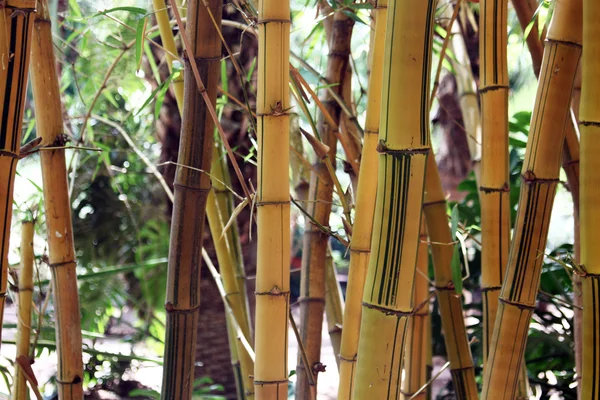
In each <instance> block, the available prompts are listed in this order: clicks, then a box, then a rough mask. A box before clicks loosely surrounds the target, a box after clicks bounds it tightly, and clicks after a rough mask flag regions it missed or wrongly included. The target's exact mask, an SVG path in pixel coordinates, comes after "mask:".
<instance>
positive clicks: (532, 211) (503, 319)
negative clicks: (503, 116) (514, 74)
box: [482, 0, 581, 399]
mask: <svg viewBox="0 0 600 400" xmlns="http://www.w3.org/2000/svg"><path fill="white" fill-rule="evenodd" d="M580 54H581V0H569V1H562V2H558V3H556V8H555V10H554V14H553V16H552V21H551V23H550V28H549V31H548V37H547V40H546V45H545V51H544V59H543V62H542V67H541V74H540V79H539V85H538V91H537V94H536V100H535V105H534V109H533V115H532V118H531V129H530V132H529V137H528V140H527V149H526V151H525V161H524V163H523V169H522V179H521V195H520V198H519V209H518V213H517V221H516V225H515V229H514V234H513V242H512V245H511V251H510V256H509V260H508V269H507V272H506V279H505V281H504V284H503V286H502V291H501V293H500V297H499V304H498V315H497V317H496V324H495V328H494V333H493V336H492V341H491V346H490V353H489V358H488V361H487V364H486V367H485V368H484V383H483V392H482V399H512V398H514V396H515V395H516V391H517V383H518V379H519V370H520V368H521V360H522V358H523V355H524V350H525V343H526V340H527V334H528V330H529V323H530V319H531V317H532V315H533V311H534V309H535V302H536V297H537V293H538V289H539V284H540V276H541V268H542V264H543V258H544V257H543V254H544V252H545V249H546V240H547V235H548V226H549V223H550V214H551V211H552V205H553V202H554V195H555V192H556V186H557V185H558V180H559V172H560V162H561V156H562V148H563V141H564V127H565V124H566V123H569V122H570V121H569V108H570V97H569V96H565V93H571V90H572V88H573V81H574V79H575V74H576V71H577V64H578V62H579V57H580Z"/></svg>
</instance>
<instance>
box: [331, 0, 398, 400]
mask: <svg viewBox="0 0 600 400" xmlns="http://www.w3.org/2000/svg"><path fill="white" fill-rule="evenodd" d="M374 15H375V33H374V36H373V38H372V41H371V43H372V46H371V51H370V52H369V53H370V54H371V55H372V63H371V75H370V76H369V93H368V96H369V97H368V99H367V116H366V121H365V135H364V138H363V152H362V159H361V163H360V173H359V176H358V189H357V192H356V213H355V220H354V225H353V227H352V239H351V241H350V267H349V270H348V283H347V286H346V305H345V308H344V319H343V323H344V329H343V330H342V343H341V347H340V354H339V360H340V383H339V387H338V399H340V400H349V399H350V398H351V395H352V391H353V390H354V382H355V380H354V376H355V373H356V371H355V366H356V358H357V352H358V337H359V333H360V319H361V315H362V304H361V300H362V294H363V291H364V286H365V280H366V275H367V267H368V265H369V253H370V251H371V235H372V232H373V214H374V213H375V196H373V193H375V192H376V190H377V168H378V166H377V164H378V159H377V158H378V157H377V150H376V149H377V141H378V136H379V116H380V110H381V86H382V83H383V53H384V46H385V27H386V24H387V0H378V1H377V3H376V5H375V10H374Z"/></svg>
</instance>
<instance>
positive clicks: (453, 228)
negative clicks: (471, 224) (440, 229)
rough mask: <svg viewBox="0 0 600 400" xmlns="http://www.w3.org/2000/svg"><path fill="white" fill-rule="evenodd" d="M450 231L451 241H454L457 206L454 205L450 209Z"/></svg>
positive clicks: (456, 228) (456, 225)
mask: <svg viewBox="0 0 600 400" xmlns="http://www.w3.org/2000/svg"><path fill="white" fill-rule="evenodd" d="M450 230H451V231H452V240H456V231H457V230H458V204H455V205H454V207H452V215H451V217H450Z"/></svg>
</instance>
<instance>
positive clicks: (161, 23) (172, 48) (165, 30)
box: [152, 0, 183, 113]
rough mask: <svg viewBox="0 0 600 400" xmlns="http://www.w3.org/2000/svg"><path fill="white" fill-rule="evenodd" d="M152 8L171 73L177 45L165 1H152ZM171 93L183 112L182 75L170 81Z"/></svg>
mask: <svg viewBox="0 0 600 400" xmlns="http://www.w3.org/2000/svg"><path fill="white" fill-rule="evenodd" d="M152 4H153V6H154V15H155V16H156V22H157V24H158V30H159V32H160V39H161V40H162V45H163V47H164V48H165V49H166V50H167V52H165V58H166V59H167V67H169V72H171V73H173V64H174V62H175V57H173V54H177V45H176V44H175V38H174V37H173V30H172V28H171V21H170V19H169V13H168V12H167V5H166V2H165V0H152ZM171 86H172V87H173V92H174V93H175V100H176V101H177V107H178V108H179V112H180V113H181V112H182V110H183V74H181V75H180V76H179V77H178V78H176V79H173V80H172V81H171Z"/></svg>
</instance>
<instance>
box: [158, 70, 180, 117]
mask: <svg viewBox="0 0 600 400" xmlns="http://www.w3.org/2000/svg"><path fill="white" fill-rule="evenodd" d="M175 74H177V75H179V73H178V72H176V73H173V74H171V76H169V77H168V78H167V79H166V80H165V81H164V82H163V83H162V87H161V89H160V90H159V91H158V94H157V95H156V103H154V118H156V119H158V118H159V116H160V109H161V108H162V105H163V102H164V101H165V94H166V93H167V90H169V85H170V84H171V81H172V80H173V77H174V76H175Z"/></svg>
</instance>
